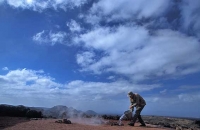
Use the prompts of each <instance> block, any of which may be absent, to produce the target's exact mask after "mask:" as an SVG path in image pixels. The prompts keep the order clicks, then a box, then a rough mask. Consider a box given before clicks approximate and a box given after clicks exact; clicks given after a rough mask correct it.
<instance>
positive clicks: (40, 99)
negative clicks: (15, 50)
mask: <svg viewBox="0 0 200 130" xmlns="http://www.w3.org/2000/svg"><path fill="white" fill-rule="evenodd" d="M0 86H1V89H0V97H1V98H0V102H1V103H6V104H14V105H19V104H23V105H26V106H42V107H52V106H55V105H60V104H62V105H67V106H72V107H75V108H77V109H79V110H81V109H84V110H88V109H93V110H95V111H97V112H103V111H104V112H123V111H124V110H126V109H128V106H129V99H128V98H127V96H126V95H127V92H128V91H130V90H131V91H133V92H137V93H142V92H145V91H151V90H154V89H157V88H160V87H161V86H160V85H158V84H152V85H146V84H134V83H130V82H127V81H124V80H118V81H115V82H108V83H106V82H89V81H87V82H86V81H82V80H75V81H71V82H69V83H66V84H61V83H58V82H56V81H55V79H54V78H53V77H50V76H48V75H46V74H45V73H44V71H42V70H39V71H35V70H29V69H17V70H10V71H9V72H8V73H7V74H5V75H0ZM143 94H144V93H143ZM143 94H141V96H143V97H144V99H145V100H146V101H147V106H146V107H145V109H144V111H143V113H147V114H158V113H157V112H158V111H159V110H167V109H169V106H173V107H176V108H177V109H180V108H181V107H183V106H185V107H184V108H186V109H184V111H186V113H188V111H190V110H191V109H187V108H190V107H195V108H196V109H195V110H194V111H195V112H196V111H197V110H198V108H199V106H198V105H197V106H196V104H198V102H199V100H200V96H199V92H198V91H196V92H188V91H187V90H186V91H185V92H184V93H183V92H182V93H180V94H177V95H176V94H175V95H171V94H170V93H168V96H166V95H156V94H153V95H147V94H146V95H143ZM169 95H170V96H169ZM22 99H26V100H22ZM186 103H187V105H185V104H186ZM105 104H110V105H111V106H112V107H105ZM122 104H123V105H122ZM102 106H103V107H102ZM155 106H159V108H157V107H155ZM113 107H114V108H113ZM115 107H117V108H115ZM154 111H156V112H154ZM171 112H174V111H170V113H171ZM182 112H183V111H182ZM165 114H166V115H170V114H169V113H165ZM189 114H191V113H188V115H189ZM171 115H174V116H176V115H177V113H176V112H174V113H172V114H171Z"/></svg>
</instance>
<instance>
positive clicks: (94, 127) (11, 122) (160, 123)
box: [0, 116, 200, 130]
mask: <svg viewBox="0 0 200 130" xmlns="http://www.w3.org/2000/svg"><path fill="white" fill-rule="evenodd" d="M143 118H144V120H145V122H146V123H147V127H140V126H139V125H140V124H139V123H136V124H135V126H134V127H132V126H128V122H129V121H123V124H124V125H123V126H117V125H112V124H113V123H115V122H117V121H116V120H104V119H99V118H84V119H83V118H80V119H78V118H76V119H70V121H71V123H72V124H65V123H63V122H62V119H39V118H34V119H26V118H18V117H0V129H4V130H66V129H67V130H121V129H123V130H130V129H132V128H134V130H144V129H147V130H167V129H168V130H170V129H177V130H200V127H199V125H198V124H195V123H196V122H195V121H194V120H193V121H190V120H187V119H174V118H168V117H154V116H147V117H143ZM197 123H198V122H197ZM174 125H175V126H176V127H174ZM178 125H179V126H178ZM164 126H165V127H164Z"/></svg>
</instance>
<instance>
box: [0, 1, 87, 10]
mask: <svg viewBox="0 0 200 130" xmlns="http://www.w3.org/2000/svg"><path fill="white" fill-rule="evenodd" d="M1 1H2V0H1ZM1 1H0V2H1ZM4 1H5V2H7V3H8V5H10V6H12V7H14V8H22V9H32V10H34V11H42V10H44V9H47V8H54V9H56V10H57V9H58V8H60V9H63V10H67V9H71V8H74V7H79V6H82V5H83V4H85V3H86V2H87V0H48V1H41V0H4ZM4 1H3V2H4Z"/></svg>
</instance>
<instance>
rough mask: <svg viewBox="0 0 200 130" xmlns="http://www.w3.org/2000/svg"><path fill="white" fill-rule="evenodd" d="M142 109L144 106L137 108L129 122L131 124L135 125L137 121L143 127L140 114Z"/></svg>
mask: <svg viewBox="0 0 200 130" xmlns="http://www.w3.org/2000/svg"><path fill="white" fill-rule="evenodd" d="M143 108H144V106H140V107H137V109H136V111H135V114H134V116H133V118H132V120H131V123H133V124H135V122H136V120H137V119H138V120H139V122H140V123H141V124H142V125H145V123H144V121H143V119H142V117H141V115H140V113H141V111H142V109H143Z"/></svg>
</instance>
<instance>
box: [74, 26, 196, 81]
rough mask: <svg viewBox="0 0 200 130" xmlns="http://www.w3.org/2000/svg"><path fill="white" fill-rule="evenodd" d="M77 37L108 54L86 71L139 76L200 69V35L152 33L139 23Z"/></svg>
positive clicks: (162, 74) (189, 71) (165, 74)
mask: <svg viewBox="0 0 200 130" xmlns="http://www.w3.org/2000/svg"><path fill="white" fill-rule="evenodd" d="M74 41H75V42H76V43H79V42H81V43H82V42H84V46H86V47H88V48H93V49H96V50H101V51H103V52H104V54H105V55H104V56H103V57H101V58H100V59H99V60H96V61H95V62H94V63H92V64H90V65H88V66H84V68H83V69H84V70H86V71H93V72H95V73H103V72H114V73H118V74H123V75H127V76H130V75H131V76H132V77H133V78H134V79H135V80H139V79H140V80H142V79H146V78H149V77H150V76H167V75H171V76H172V75H174V76H176V75H186V74H190V73H195V72H198V71H200V63H199V60H200V50H199V48H200V45H199V41H198V39H196V38H195V37H189V36H186V35H184V34H182V33H180V32H177V31H172V30H167V29H166V30H157V31H155V32H154V33H153V35H152V34H150V33H149V32H148V30H147V29H145V28H144V27H139V26H138V27H136V26H135V25H125V26H119V27H115V28H110V27H104V28H102V27H101V28H94V29H93V30H91V31H88V32H86V33H85V34H82V35H80V36H79V37H76V38H75V39H74ZM82 64H83V63H82Z"/></svg>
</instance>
